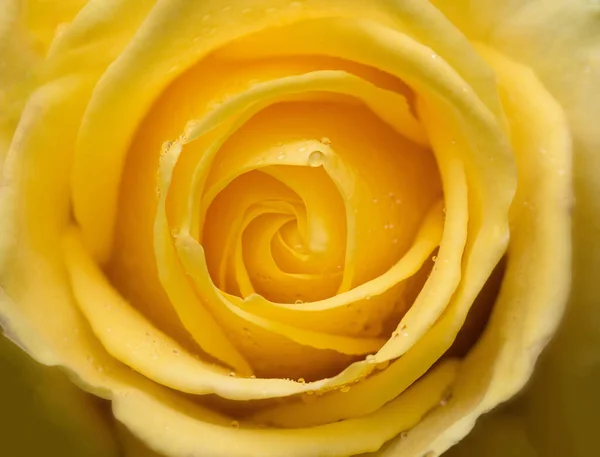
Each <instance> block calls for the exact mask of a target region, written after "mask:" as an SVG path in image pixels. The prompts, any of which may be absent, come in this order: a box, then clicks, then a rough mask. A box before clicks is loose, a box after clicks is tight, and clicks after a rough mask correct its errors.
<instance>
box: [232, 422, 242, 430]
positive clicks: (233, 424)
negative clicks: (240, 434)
mask: <svg viewBox="0 0 600 457" xmlns="http://www.w3.org/2000/svg"><path fill="white" fill-rule="evenodd" d="M231 426H232V427H233V428H239V427H240V423H239V422H238V421H231Z"/></svg>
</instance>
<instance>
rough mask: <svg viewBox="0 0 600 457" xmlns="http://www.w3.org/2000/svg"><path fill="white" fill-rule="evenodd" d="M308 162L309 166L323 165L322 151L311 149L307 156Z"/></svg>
mask: <svg viewBox="0 0 600 457" xmlns="http://www.w3.org/2000/svg"><path fill="white" fill-rule="evenodd" d="M308 164H309V165H310V166H311V167H320V166H321V165H323V153H322V152H321V151H313V152H311V153H310V155H309V156H308Z"/></svg>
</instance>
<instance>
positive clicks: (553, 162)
mask: <svg viewBox="0 0 600 457" xmlns="http://www.w3.org/2000/svg"><path fill="white" fill-rule="evenodd" d="M478 49H479V50H480V52H481V53H482V55H484V56H485V58H486V59H487V60H488V61H489V62H490V65H491V66H492V67H493V68H494V69H495V70H496V71H497V73H498V75H499V82H500V89H501V92H500V93H501V98H502V102H503V104H504V108H505V110H506V111H507V115H508V119H509V121H510V127H511V143H512V144H513V147H514V149H515V155H516V159H517V166H518V168H519V174H520V176H522V179H520V180H519V187H518V189H517V195H516V197H515V202H514V203H513V205H512V207H511V243H510V246H509V251H508V260H507V269H506V272H505V275H504V279H503V284H502V289H501V291H500V295H499V297H498V299H497V301H496V303H495V305H494V312H493V314H492V317H491V320H490V322H489V324H488V328H487V330H486V331H485V333H484V335H483V336H482V338H481V339H480V340H479V342H478V343H477V345H476V346H475V348H474V349H473V350H472V351H471V352H470V354H469V355H468V356H467V358H466V360H465V362H464V370H462V371H461V375H460V376H459V378H458V381H457V383H456V385H455V388H454V397H453V400H452V402H451V403H450V404H449V405H450V406H451V407H452V408H453V410H454V411H455V414H456V415H455V416H454V417H451V416H444V415H443V414H439V413H436V412H434V413H433V414H432V415H431V416H428V417H427V418H426V419H425V420H424V421H423V423H422V424H421V425H420V426H419V427H418V428H417V429H415V433H412V434H411V435H409V437H408V439H407V440H405V441H400V440H396V441H395V442H394V443H393V444H392V445H391V446H390V447H389V448H387V450H386V452H384V453H383V455H384V456H390V457H391V456H393V455H397V454H399V453H404V452H406V453H408V454H409V455H410V454H411V453H416V454H418V453H425V452H427V451H429V450H433V451H434V452H436V453H440V452H443V451H444V450H446V449H447V448H448V447H449V446H452V445H453V444H454V443H456V442H457V441H458V440H460V439H461V438H462V437H463V436H464V435H466V434H467V433H468V432H469V431H470V429H471V428H472V427H473V424H474V422H475V420H476V419H477V417H478V416H479V415H480V414H481V413H483V412H485V411H487V410H489V409H490V408H492V407H494V406H496V405H497V404H498V403H500V402H502V401H506V400H507V399H509V398H510V397H511V396H512V395H514V393H515V392H516V391H518V390H519V389H521V388H522V387H523V385H524V384H525V383H526V382H527V380H528V379H529V377H530V375H531V373H532V371H533V364H534V362H535V360H536V358H537V357H538V355H539V353H540V351H541V350H542V348H543V347H544V346H545V344H546V343H547V342H548V339H549V338H550V337H551V336H552V334H553V333H554V331H555V330H556V327H557V326H558V323H559V321H560V318H561V317H562V313H563V310H564V306H565V301H566V298H567V295H568V290H569V285H570V284H569V283H570V208H571V204H572V200H571V188H570V185H571V182H570V160H571V143H570V136H569V131H568V129H567V124H566V119H565V116H564V113H563V111H562V110H561V108H560V106H559V105H558V104H557V103H556V101H555V100H553V99H552V97H551V96H550V95H549V94H548V92H547V91H546V90H545V89H544V87H543V86H542V85H541V84H540V82H539V80H538V79H537V78H536V77H535V75H534V74H533V73H532V72H531V71H530V70H528V69H527V68H525V67H523V66H521V65H519V64H516V63H514V62H511V61H510V60H508V59H506V57H503V56H502V55H501V54H498V53H496V52H493V51H492V50H490V49H486V48H484V47H478ZM523 97H527V98H528V100H529V101H530V103H527V104H523V103H521V100H522V99H523ZM524 278H527V280H526V281H524Z"/></svg>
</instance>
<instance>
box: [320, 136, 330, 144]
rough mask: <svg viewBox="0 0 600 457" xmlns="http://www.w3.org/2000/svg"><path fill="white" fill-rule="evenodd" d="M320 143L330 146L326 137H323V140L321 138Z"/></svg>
mask: <svg viewBox="0 0 600 457" xmlns="http://www.w3.org/2000/svg"><path fill="white" fill-rule="evenodd" d="M321 143H323V144H326V145H327V144H331V140H330V139H329V138H327V137H326V136H324V137H323V138H321Z"/></svg>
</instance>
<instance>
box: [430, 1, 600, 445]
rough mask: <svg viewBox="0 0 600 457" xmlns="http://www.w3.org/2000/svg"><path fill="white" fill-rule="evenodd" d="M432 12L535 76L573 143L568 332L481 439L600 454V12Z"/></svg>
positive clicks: (454, 4) (577, 8)
mask: <svg viewBox="0 0 600 457" xmlns="http://www.w3.org/2000/svg"><path fill="white" fill-rule="evenodd" d="M433 3H435V4H436V5H437V6H438V7H440V8H441V9H442V11H443V12H444V13H445V14H447V15H448V17H449V18H450V19H451V20H452V21H453V22H454V23H455V24H457V25H458V26H459V27H460V28H462V29H463V30H464V31H465V33H466V34H467V36H469V37H470V38H472V39H475V40H481V41H485V42H487V43H489V44H490V45H491V46H493V47H494V48H496V49H499V50H501V51H502V52H504V53H505V54H506V55H508V56H511V58H513V59H515V60H518V61H519V62H522V63H523V64H524V65H527V66H528V67H530V68H531V69H532V70H533V71H534V72H535V74H536V75H537V77H538V78H539V79H540V81H541V82H542V84H544V86H545V87H546V88H547V90H548V91H549V92H550V93H551V95H552V96H553V97H554V98H555V99H556V100H557V102H558V103H560V105H561V107H562V109H563V110H564V112H565V115H566V118H567V121H568V124H569V128H570V130H571V134H572V138H573V188H574V196H573V199H574V207H573V233H572V242H573V283H572V288H571V291H572V292H571V296H570V300H569V304H568V306H567V311H566V314H565V317H564V320H563V324H562V327H561V328H560V330H559V332H558V334H557V336H556V338H555V339H554V341H553V342H552V343H551V346H550V347H549V348H548V350H547V352H546V353H545V354H544V355H543V356H542V358H541V362H540V365H539V367H538V369H537V370H536V374H535V375H534V378H533V380H532V382H531V384H530V386H529V387H528V390H527V392H526V395H525V397H524V398H523V399H521V400H519V401H518V402H517V404H518V406H515V409H514V410H510V411H508V412H506V413H499V419H498V421H495V420H494V418H493V417H492V418H490V419H486V420H484V421H483V423H482V426H481V427H478V428H476V430H475V431H474V433H475V434H476V435H477V434H478V433H480V434H481V436H488V435H489V434H492V433H494V431H493V430H497V431H498V433H503V432H502V430H504V428H503V427H504V425H496V424H499V423H500V422H502V423H503V424H507V423H508V422H509V421H510V420H511V418H514V420H515V421H519V422H520V423H521V425H522V427H523V429H524V430H525V433H526V439H527V442H528V443H530V444H526V445H525V448H529V446H530V445H531V446H533V448H534V449H536V452H537V453H538V455H573V456H577V457H579V456H584V455H589V453H590V452H591V453H594V452H596V449H597V442H596V434H595V430H596V429H595V425H594V421H592V420H590V418H591V417H594V416H595V415H596V414H597V411H598V410H599V408H600V395H599V394H598V390H597V388H596V386H597V384H598V382H600V371H599V368H598V367H600V357H599V356H598V347H599V346H600V331H599V329H600V325H599V322H600V307H599V306H598V303H600V289H599V288H598V287H597V273H596V272H597V271H599V270H600V243H598V239H599V237H600V199H599V198H598V196H599V195H600V180H599V179H598V174H599V173H600V129H599V128H598V119H599V118H600V91H599V90H598V81H600V3H599V2H595V1H587V0H572V1H557V0H538V1H528V2H525V1H522V0H515V1H506V2H496V1H493V0H490V1H479V2H467V1H461V0H457V1H454V0H434V2H433ZM492 415H493V414H492ZM509 427H512V426H509ZM517 441H521V442H522V440H516V441H515V442H517ZM482 442H483V441H482V438H477V437H473V438H472V439H469V440H466V441H465V443H463V444H461V445H459V446H458V448H459V449H458V450H457V451H456V454H452V453H451V455H456V456H467V455H472V452H474V451H473V450H472V449H471V448H470V447H469V445H470V443H473V445H474V446H475V445H477V443H479V445H481V443H482ZM494 442H496V443H497V444H498V449H499V450H500V452H501V454H502V452H504V454H506V453H507V452H509V451H510V452H513V451H515V449H516V448H513V447H509V448H503V447H502V446H511V443H513V441H512V440H510V439H503V440H495V441H494ZM478 449H481V447H479V448H478ZM502 449H504V451H502ZM515 452H516V451H515ZM523 452H526V451H523ZM524 455H527V454H524Z"/></svg>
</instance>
